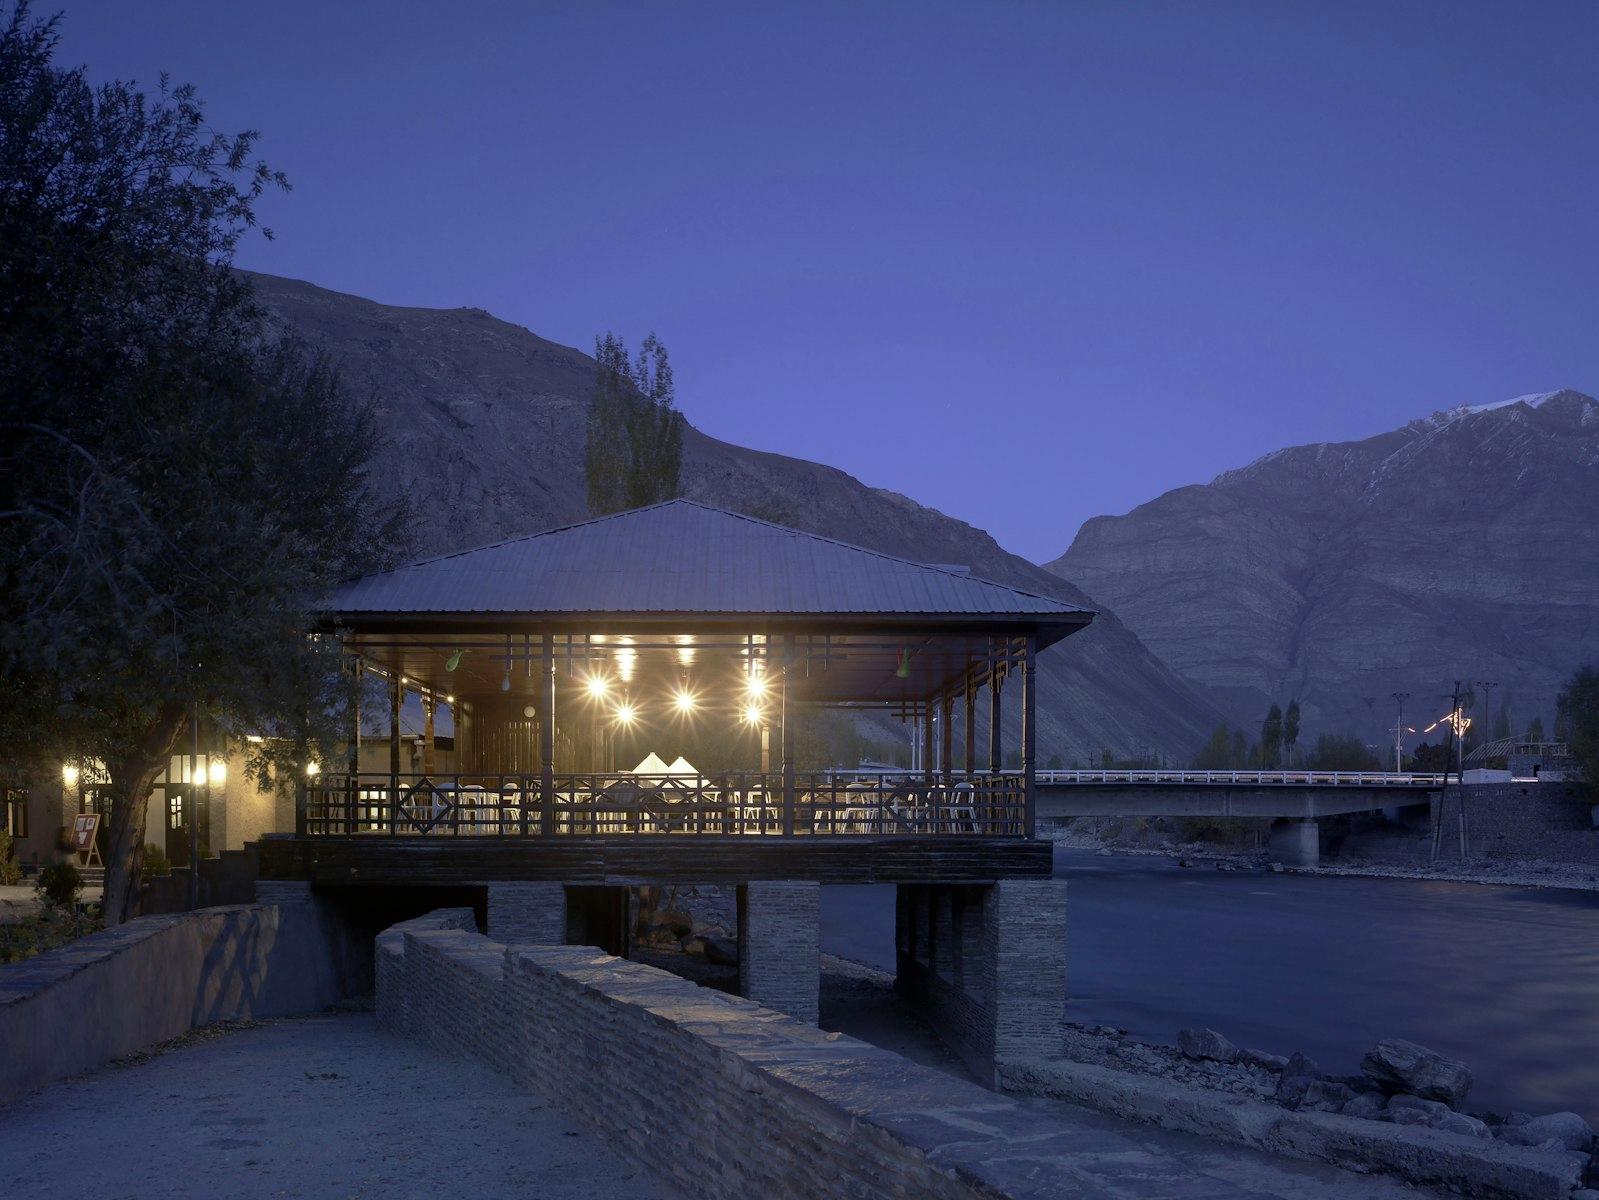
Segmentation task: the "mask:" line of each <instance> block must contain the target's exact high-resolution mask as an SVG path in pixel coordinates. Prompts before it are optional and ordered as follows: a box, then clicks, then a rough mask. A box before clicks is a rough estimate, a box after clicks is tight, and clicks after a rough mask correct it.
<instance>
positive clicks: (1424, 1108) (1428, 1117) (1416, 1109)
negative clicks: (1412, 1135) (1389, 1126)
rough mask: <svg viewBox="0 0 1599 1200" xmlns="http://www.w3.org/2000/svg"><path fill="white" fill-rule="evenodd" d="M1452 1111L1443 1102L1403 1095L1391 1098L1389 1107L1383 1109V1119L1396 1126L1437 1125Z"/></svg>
mask: <svg viewBox="0 0 1599 1200" xmlns="http://www.w3.org/2000/svg"><path fill="white" fill-rule="evenodd" d="M1451 1111H1453V1110H1452V1109H1451V1108H1450V1107H1449V1106H1448V1105H1447V1104H1444V1103H1443V1102H1442V1101H1439V1100H1425V1099H1423V1098H1422V1097H1420V1096H1411V1095H1407V1094H1405V1093H1401V1094H1399V1095H1397V1096H1391V1097H1389V1100H1388V1106H1387V1107H1386V1108H1385V1109H1383V1119H1384V1120H1386V1121H1392V1122H1393V1123H1394V1124H1395V1125H1435V1124H1437V1123H1438V1121H1439V1120H1441V1119H1442V1118H1443V1115H1444V1114H1445V1113H1448V1112H1451Z"/></svg>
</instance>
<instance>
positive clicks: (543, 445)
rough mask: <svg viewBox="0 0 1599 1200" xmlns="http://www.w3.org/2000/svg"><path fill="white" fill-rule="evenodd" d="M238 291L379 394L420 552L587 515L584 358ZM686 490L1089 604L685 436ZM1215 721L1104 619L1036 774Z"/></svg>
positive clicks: (931, 524) (993, 552) (426, 321)
mask: <svg viewBox="0 0 1599 1200" xmlns="http://www.w3.org/2000/svg"><path fill="white" fill-rule="evenodd" d="M250 278H251V279H252V281H253V282H254V283H255V286H256V289H257V292H258V294H259V296H260V298H261V300H262V301H263V303H264V304H265V305H266V306H267V308H268V309H269V310H270V311H271V312H272V313H273V314H275V316H276V317H277V319H279V320H281V321H282V322H283V323H284V324H285V325H286V326H287V327H289V328H291V329H293V330H295V331H296V332H298V333H299V334H300V335H301V336H303V337H304V338H305V339H307V340H308V341H309V342H310V343H312V344H313V345H316V346H318V347H320V348H322V349H323V350H325V351H326V352H328V353H329V354H330V355H331V356H332V358H333V360H334V362H336V363H337V364H338V366H339V368H340V370H341V372H342V374H343V377H344V379H345V382H346V383H347V384H348V385H349V386H350V387H352V388H354V389H357V390H358V391H370V392H371V393H372V394H373V395H374V396H375V397H376V400H377V403H378V405H379V407H380V409H381V411H382V413H383V416H384V420H385V424H386V428H387V434H388V439H389V440H388V444H387V445H386V446H385V447H384V448H383V450H382V453H381V464H382V477H383V479H384V481H385V485H386V486H388V487H391V488H393V489H395V490H396V491H400V492H403V493H404V494H405V495H407V496H409V497H410V498H411V501H412V503H413V506H414V508H415V511H416V513H417V521H418V524H417V535H418V539H417V540H418V545H417V547H416V549H417V553H418V554H419V555H421V554H432V553H439V552H443V551H448V550H452V549H458V548H461V547H466V546H471V545H476V544H479V543H483V542H488V541H493V540H495V539H498V538H504V537H509V536H514V535H516V534H520V533H532V532H536V531H538V530H540V529H545V528H549V527H550V526H553V525H558V524H562V523H564V522H568V521H574V520H580V519H582V518H583V517H585V516H587V510H586V505H585V489H584V483H583V439H584V431H585V427H586V421H587V410H588V396H589V393H590V391H591V389H592V386H593V379H594V362H593V359H591V358H590V357H589V356H588V355H586V354H583V353H581V352H580V351H577V350H574V349H571V348H569V347H566V346H560V345H557V344H556V343H554V342H549V341H546V340H544V339H543V338H540V337H538V336H537V335H535V334H533V333H530V332H529V331H527V330H526V329H523V328H521V327H519V326H516V325H511V324H509V323H507V322H505V321H501V320H498V319H497V318H495V317H492V316H490V315H489V314H488V313H486V312H483V311H482V310H480V309H453V310H447V311H446V310H435V309H422V308H396V307H390V306H386V305H381V304H377V303H374V302H372V301H370V300H364V299H361V298H360V297H356V296H348V295H343V294H340V293H337V292H331V291H327V290H326V289H323V288H319V287H315V286H313V285H311V284H308V283H302V282H298V281H294V280H288V279H279V278H276V277H273V276H267V275H251V276H250ZM687 399H688V407H689V408H690V410H692V397H689V398H687ZM307 465H308V468H313V469H314V464H307ZM683 482H684V494H685V495H687V496H688V497H689V498H691V499H695V500H700V501H703V502H704V503H707V504H714V505H718V506H720V507H723V508H730V509H735V510H738V511H741V512H747V513H751V514H754V515H756V516H761V517H764V518H767V519H769V520H773V521H778V522H780V523H783V524H786V525H791V526H794V527H796V528H800V529H806V530H810V531H813V532H816V533H822V534H825V535H827V536H830V537H836V538H839V539H840V540H843V541H847V542H852V543H854V544H857V545H864V546H868V547H871V548H873V549H877V550H881V551H884V552H886V553H891V554H897V555H900V556H902V557H906V558H912V559H916V560H918V561H922V562H938V563H960V564H964V565H967V566H969V567H971V569H972V570H973V572H974V573H975V574H978V575H981V576H984V577H986V578H989V579H994V580H998V581H1000V582H1002V583H1008V584H1011V585H1013V586H1016V587H1021V588H1025V589H1028V590H1030V591H1035V592H1043V593H1047V594H1050V595H1054V596H1058V597H1061V598H1063V599H1066V600H1068V601H1071V602H1073V603H1077V604H1080V605H1083V606H1085V607H1089V608H1099V607H1101V606H1100V605H1098V604H1096V603H1095V602H1094V601H1093V600H1090V599H1089V598H1088V597H1087V596H1085V595H1084V594H1083V593H1082V592H1081V591H1079V590H1077V589H1076V588H1074V587H1072V586H1071V585H1070V584H1068V583H1065V582H1064V581H1062V580H1061V579H1060V577H1058V576H1056V575H1052V574H1050V573H1049V572H1046V571H1044V570H1043V569H1041V568H1039V567H1037V566H1035V565H1033V564H1031V563H1028V562H1026V561H1025V560H1023V559H1020V558H1017V557H1016V556H1014V555H1011V554H1007V553H1005V551H1003V550H1002V549H1001V548H1000V547H999V545H998V544H997V543H996V542H995V541H994V540H993V538H991V537H989V536H988V535H987V534H986V533H984V532H983V531H981V530H979V529H974V528H973V527H971V526H970V525H967V524H965V523H963V522H961V521H957V520H954V519H953V518H950V517H946V516H944V515H943V514H942V513H939V512H935V511H934V510H932V509H929V508H924V507H923V506H921V505H919V504H916V503H915V502H914V501H911V500H909V499H907V498H906V497H904V496H901V495H897V494H895V493H893V492H887V491H883V490H881V489H877V488H872V487H868V486H866V485H865V484H863V483H861V482H860V481H859V480H857V479H854V478H853V477H851V476H849V475H846V474H845V473H844V472H842V471H838V470H835V469H833V468H831V467H826V466H822V465H820V464H818V463H812V462H805V461H802V460H800V459H794V458H787V457H784V456H782V455H777V454H765V453H761V452H758V451H754V450H747V449H744V448H743V447H740V446H733V445H729V444H728V443H726V442H721V441H718V440H716V439H715V438H711V437H707V436H705V435H704V434H702V433H700V432H699V431H697V430H694V429H690V430H689V432H688V434H687V436H686V437H685V440H684V465H683ZM1008 707H1010V708H1011V709H1014V708H1015V707H1016V705H1015V704H1014V703H1012V704H1010V705H1009V706H1008ZM1218 719H1219V714H1218V712H1217V710H1216V709H1215V708H1214V707H1213V706H1212V704H1211V702H1210V701H1209V700H1208V699H1207V698H1206V697H1204V696H1203V695H1202V694H1201V693H1200V692H1199V691H1198V690H1197V689H1196V688H1194V687H1193V686H1192V685H1191V684H1189V683H1187V682H1185V681H1184V680H1182V679H1180V678H1179V677H1178V676H1177V675H1176V674H1175V673H1174V672H1173V671H1171V670H1170V669H1169V668H1168V667H1167V666H1165V664H1163V663H1162V662H1160V661H1159V660H1158V659H1157V658H1155V657H1154V656H1153V655H1152V654H1150V653H1149V651H1148V650H1147V649H1146V648H1145V647H1144V646H1143V645H1142V644H1141V643H1140V642H1139V640H1138V639H1137V638H1136V637H1134V636H1133V635H1131V634H1130V633H1128V631H1127V629H1126V628H1125V627H1124V626H1123V625H1122V624H1121V623H1120V622H1119V621H1118V620H1117V619H1116V617H1115V616H1114V615H1112V614H1110V613H1108V612H1107V613H1102V614H1101V615H1100V617H1099V618H1098V619H1097V620H1096V621H1095V622H1094V624H1093V625H1092V626H1091V627H1090V628H1089V629H1088V630H1086V631H1084V632H1083V633H1080V634H1077V635H1075V636H1073V637H1071V638H1069V639H1067V640H1066V641H1065V642H1063V643H1062V644H1061V645H1060V646H1058V647H1056V648H1055V649H1053V650H1051V651H1049V652H1048V653H1047V654H1045V655H1044V657H1043V659H1042V670H1041V685H1040V690H1039V741H1040V746H1041V758H1040V761H1041V762H1042V761H1046V760H1047V759H1048V758H1049V757H1051V756H1059V757H1060V759H1061V760H1062V761H1064V762H1071V761H1073V760H1081V761H1083V762H1088V761H1090V760H1093V761H1097V760H1098V757H1099V755H1100V753H1101V751H1102V750H1104V749H1110V750H1113V751H1115V752H1117V753H1119V754H1128V753H1141V752H1144V751H1145V750H1147V749H1148V748H1151V747H1153V748H1156V749H1159V750H1161V751H1163V752H1164V753H1165V754H1167V755H1168V756H1169V757H1173V758H1179V759H1186V757H1187V756H1188V755H1189V754H1191V753H1192V752H1193V750H1194V748H1195V747H1196V746H1198V745H1199V744H1200V743H1201V742H1203V740H1204V738H1205V736H1206V734H1207V733H1208V732H1209V729H1210V728H1211V727H1212V726H1213V725H1214V724H1215V722H1216V721H1217V720H1218ZM1007 744H1008V745H1012V746H1014V745H1015V744H1016V743H1015V742H1014V740H1012V741H1009V742H1008V743H1007Z"/></svg>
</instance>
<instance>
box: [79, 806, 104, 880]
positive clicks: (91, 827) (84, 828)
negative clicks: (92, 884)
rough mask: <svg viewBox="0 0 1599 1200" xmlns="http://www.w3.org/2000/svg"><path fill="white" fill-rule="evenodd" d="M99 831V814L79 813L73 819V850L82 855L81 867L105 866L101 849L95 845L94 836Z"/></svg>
mask: <svg viewBox="0 0 1599 1200" xmlns="http://www.w3.org/2000/svg"><path fill="white" fill-rule="evenodd" d="M99 830H100V814H99V813H79V814H78V815H77V816H76V817H74V818H73V819H72V848H73V849H74V850H76V851H77V852H78V854H79V855H80V858H79V861H78V865H79V866H80V867H93V866H101V867H103V866H105V860H103V859H102V858H101V857H100V847H99V846H97V845H95V844H94V835H95V834H96V833H98V832H99Z"/></svg>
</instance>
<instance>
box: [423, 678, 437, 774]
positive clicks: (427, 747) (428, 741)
mask: <svg viewBox="0 0 1599 1200" xmlns="http://www.w3.org/2000/svg"><path fill="white" fill-rule="evenodd" d="M433 703H434V702H433V697H432V696H430V695H428V694H426V693H423V696H422V774H424V775H426V776H428V777H429V778H432V776H433V772H434V771H435V770H437V769H438V758H437V757H436V756H435V754H434V742H433Z"/></svg>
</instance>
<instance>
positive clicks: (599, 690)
mask: <svg viewBox="0 0 1599 1200" xmlns="http://www.w3.org/2000/svg"><path fill="white" fill-rule="evenodd" d="M583 686H584V687H586V688H587V689H588V693H589V695H590V696H592V697H593V698H594V699H596V700H598V699H600V697H602V696H604V695H605V693H606V692H607V691H608V690H609V689H610V684H608V683H606V682H605V676H603V675H590V676H589V677H588V682H587V683H585V684H584V685H583Z"/></svg>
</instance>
